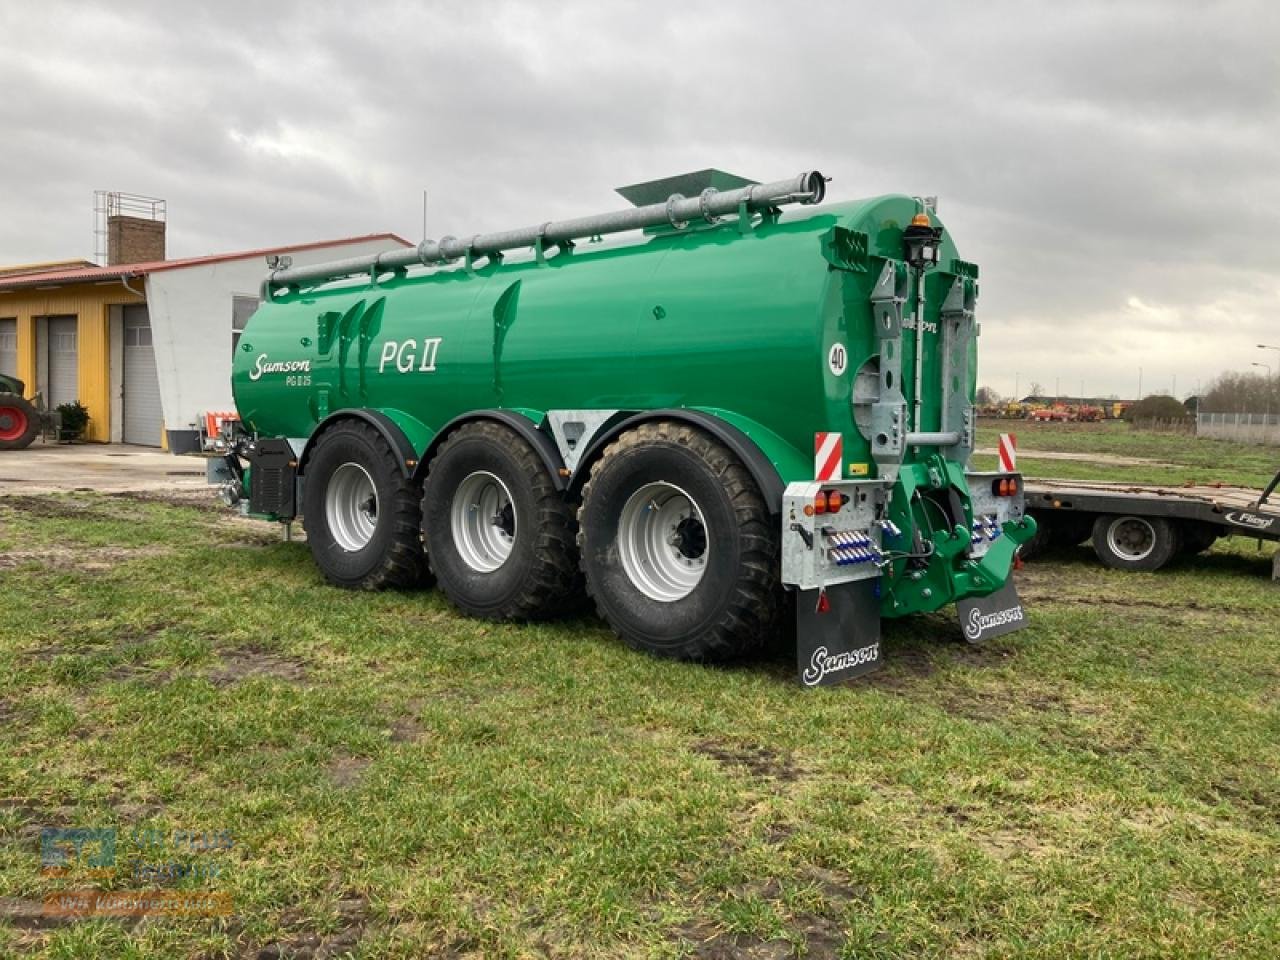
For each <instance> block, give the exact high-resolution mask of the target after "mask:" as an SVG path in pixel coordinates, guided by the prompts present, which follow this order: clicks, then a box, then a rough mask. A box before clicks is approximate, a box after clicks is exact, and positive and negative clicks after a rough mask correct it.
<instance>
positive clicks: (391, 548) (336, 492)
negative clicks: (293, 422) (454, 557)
mask: <svg viewBox="0 0 1280 960" xmlns="http://www.w3.org/2000/svg"><path fill="white" fill-rule="evenodd" d="M418 498H419V494H418V491H417V488H416V487H415V485H414V484H413V482H412V481H411V480H409V479H408V478H406V477H405V476H404V474H403V472H402V471H401V470H400V466H399V463H398V461H397V459H396V456H395V453H394V452H393V451H392V450H391V448H390V446H388V445H387V442H386V441H385V440H384V439H383V438H382V436H381V435H380V434H379V433H378V431H377V430H375V429H374V428H373V427H372V426H370V425H369V424H368V423H365V422H363V421H360V420H346V421H343V422H341V423H337V424H335V425H334V426H332V427H329V428H328V429H327V430H325V432H324V433H322V434H321V435H320V437H319V439H318V440H317V441H316V448H315V452H314V453H313V454H312V455H311V460H310V463H309V464H308V466H307V473H306V486H305V496H304V503H303V519H304V523H305V526H306V530H307V542H308V543H309V544H310V547H311V555H312V557H313V558H315V562H316V566H318V567H319V568H320V571H321V573H323V574H324V576H325V579H327V580H328V581H329V582H330V583H333V584H336V585H337V586H340V587H347V588H349V589H354V590H378V589H381V588H383V587H409V586H413V585H415V584H417V583H419V582H420V581H421V580H422V576H423V573H424V570H425V561H424V559H423V555H422V543H421V540H420V538H419V533H418V528H419V525H420V521H421V514H420V513H419V507H418Z"/></svg>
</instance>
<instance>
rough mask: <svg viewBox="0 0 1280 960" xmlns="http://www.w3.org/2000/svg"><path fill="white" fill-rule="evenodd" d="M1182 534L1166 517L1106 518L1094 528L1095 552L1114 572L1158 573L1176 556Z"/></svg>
mask: <svg viewBox="0 0 1280 960" xmlns="http://www.w3.org/2000/svg"><path fill="white" fill-rule="evenodd" d="M1179 534H1180V531H1179V530H1178V527H1177V526H1176V525H1175V524H1174V523H1173V522H1172V521H1169V520H1166V519H1165V518H1164V517H1143V516H1136V515H1134V516H1124V515H1120V514H1103V515H1102V516H1100V517H1098V519H1097V520H1095V521H1094V524H1093V551H1094V553H1096V554H1097V555H1098V559H1099V560H1101V561H1102V562H1103V563H1104V564H1105V565H1106V566H1108V567H1111V568H1112V569H1114V570H1159V569H1160V568H1161V567H1163V566H1164V565H1165V564H1166V563H1168V562H1169V561H1170V560H1171V559H1173V557H1174V556H1175V555H1176V554H1177V552H1178V548H1179V545H1180V543H1181V537H1180V535H1179Z"/></svg>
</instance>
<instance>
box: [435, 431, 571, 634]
mask: <svg viewBox="0 0 1280 960" xmlns="http://www.w3.org/2000/svg"><path fill="white" fill-rule="evenodd" d="M574 529H575V520H574V516H573V509H572V508H571V507H570V505H569V504H568V502H567V501H566V500H565V498H564V494H563V493H562V492H561V491H560V490H558V489H556V485H555V482H554V481H553V479H552V477H551V475H550V474H549V473H548V472H547V468H546V466H544V464H543V462H542V460H541V458H540V457H539V456H538V453H537V451H536V450H534V449H533V447H532V446H530V445H529V443H528V442H527V441H526V440H525V439H524V438H523V437H521V436H520V435H519V434H517V433H516V432H515V431H513V430H511V429H510V428H509V427H505V426H503V425H501V424H498V423H489V422H480V423H469V424H466V425H464V426H462V427H459V428H458V429H457V430H455V431H454V432H453V433H452V434H451V435H450V436H449V438H448V439H447V440H445V442H444V445H443V446H442V447H441V448H440V451H439V452H438V453H437V454H436V456H435V457H434V458H433V459H432V461H431V466H430V470H429V472H428V473H427V483H426V489H425V491H424V494H423V499H422V534H423V540H424V542H425V543H426V546H427V556H428V557H429V558H430V561H431V569H432V571H433V572H434V573H435V575H436V582H437V583H438V584H439V585H440V589H441V590H443V591H444V593H445V595H446V596H447V597H448V598H449V600H450V601H452V603H453V605H454V606H456V607H457V608H458V609H459V610H461V611H462V612H463V613H466V614H469V615H470V616H473V617H483V618H485V619H488V620H531V619H538V618H543V617H549V616H554V615H555V614H558V613H561V612H563V611H564V610H565V609H566V608H567V607H568V606H569V602H570V600H571V599H572V597H573V595H574V594H575V593H576V592H578V589H579V586H580V581H579V577H578V555H577V548H576V545H575V543H574Z"/></svg>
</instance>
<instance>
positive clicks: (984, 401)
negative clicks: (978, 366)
mask: <svg viewBox="0 0 1280 960" xmlns="http://www.w3.org/2000/svg"><path fill="white" fill-rule="evenodd" d="M973 402H974V403H976V404H977V405H978V406H980V407H992V406H995V405H996V404H997V403H999V402H1000V394H998V393H996V392H995V390H993V389H992V388H991V387H979V388H978V392H977V393H976V394H975V395H974V398H973Z"/></svg>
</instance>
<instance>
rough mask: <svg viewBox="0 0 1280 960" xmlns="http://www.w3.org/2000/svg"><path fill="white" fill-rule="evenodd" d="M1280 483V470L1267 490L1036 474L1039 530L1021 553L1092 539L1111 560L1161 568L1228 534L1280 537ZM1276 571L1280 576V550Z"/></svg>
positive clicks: (1121, 565)
mask: <svg viewBox="0 0 1280 960" xmlns="http://www.w3.org/2000/svg"><path fill="white" fill-rule="evenodd" d="M1277 486H1280V472H1277V473H1276V475H1275V477H1273V478H1272V480H1271V482H1270V483H1269V484H1268V485H1267V487H1266V489H1265V490H1253V489H1250V488H1248V487H1231V486H1223V485H1199V486H1183V487H1176V486H1168V487H1164V486H1158V485H1137V484H1128V483H1093V482H1089V481H1076V480H1035V481H1033V482H1031V483H1029V484H1028V485H1027V490H1026V497H1027V511H1028V513H1030V514H1031V515H1032V516H1033V517H1035V519H1036V524H1037V529H1036V533H1035V535H1034V536H1033V537H1032V539H1031V540H1030V541H1029V542H1028V543H1026V544H1025V545H1024V546H1023V547H1022V548H1021V550H1020V552H1021V554H1022V555H1023V556H1024V557H1025V558H1027V559H1031V558H1032V557H1033V556H1035V555H1036V554H1039V553H1042V552H1044V551H1046V550H1048V549H1051V548H1053V547H1072V546H1077V545H1079V544H1081V543H1084V542H1085V541H1086V540H1089V541H1091V542H1092V544H1093V551H1094V553H1095V554H1096V555H1097V557H1098V559H1099V560H1100V561H1101V562H1102V563H1104V564H1105V565H1106V566H1108V567H1111V568H1113V569H1116V570H1159V569H1160V568H1161V567H1163V566H1165V564H1167V563H1169V562H1170V561H1171V560H1173V559H1175V558H1176V557H1178V556H1188V555H1193V554H1197V553H1203V552H1204V551H1205V550H1208V549H1209V548H1210V547H1211V546H1213V544H1214V543H1215V542H1216V541H1217V540H1218V539H1219V538H1220V537H1227V536H1243V537H1249V538H1254V539H1257V540H1259V541H1262V540H1280V502H1277V501H1276V500H1273V499H1272V494H1273V493H1274V492H1275V490H1276V487H1277ZM1271 578H1272V579H1273V580H1280V553H1277V554H1276V556H1275V560H1274V561H1273V562H1272V567H1271Z"/></svg>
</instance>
